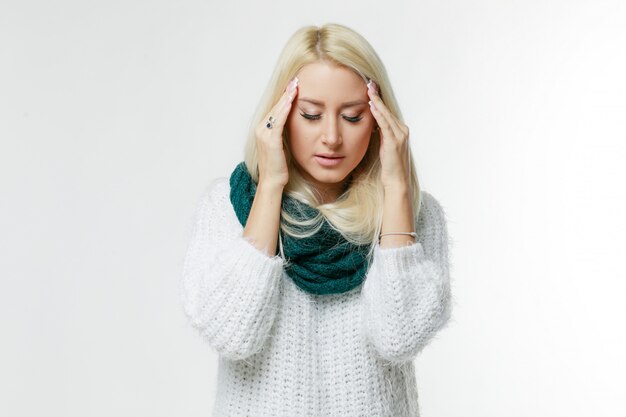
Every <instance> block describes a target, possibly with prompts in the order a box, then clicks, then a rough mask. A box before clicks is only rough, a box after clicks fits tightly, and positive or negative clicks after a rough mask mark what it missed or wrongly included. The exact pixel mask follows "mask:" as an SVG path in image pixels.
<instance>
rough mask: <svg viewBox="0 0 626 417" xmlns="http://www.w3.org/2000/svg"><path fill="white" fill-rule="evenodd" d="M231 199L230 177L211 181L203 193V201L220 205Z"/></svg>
mask: <svg viewBox="0 0 626 417" xmlns="http://www.w3.org/2000/svg"><path fill="white" fill-rule="evenodd" d="M229 199H230V181H229V179H228V177H218V178H215V179H213V180H211V181H210V182H209V183H208V184H207V185H206V187H205V188H204V191H203V193H202V200H205V201H208V202H212V203H213V204H216V203H217V204H219V203H224V202H227V201H228V200H229Z"/></svg>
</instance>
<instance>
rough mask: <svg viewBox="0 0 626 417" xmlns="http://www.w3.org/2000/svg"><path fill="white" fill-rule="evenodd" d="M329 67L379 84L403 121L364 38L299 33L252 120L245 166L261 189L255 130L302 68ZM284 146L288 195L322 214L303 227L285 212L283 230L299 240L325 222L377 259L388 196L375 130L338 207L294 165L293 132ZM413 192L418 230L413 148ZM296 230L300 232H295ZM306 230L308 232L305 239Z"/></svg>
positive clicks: (331, 27) (342, 30) (341, 30)
mask: <svg viewBox="0 0 626 417" xmlns="http://www.w3.org/2000/svg"><path fill="white" fill-rule="evenodd" d="M317 61H325V62H329V63H332V64H334V65H339V66H343V67H346V68H348V69H351V70H352V71H354V72H355V73H356V74H357V75H358V76H360V77H362V78H363V80H364V81H365V82H366V83H367V81H368V80H369V79H372V80H374V82H376V84H378V87H379V91H380V96H381V98H382V99H383V101H384V102H385V105H386V106H387V108H388V109H389V110H390V111H391V113H393V114H394V115H395V116H396V117H397V118H398V119H400V120H402V121H403V118H402V114H401V112H400V109H399V107H398V103H397V102H396V99H395V97H394V94H393V90H392V88H391V84H390V82H389V79H388V76H387V71H386V70H385V67H384V65H383V63H382V61H381V60H380V58H379V57H378V54H376V52H375V51H374V49H373V48H372V46H371V45H370V44H369V43H368V42H367V40H365V38H363V37H362V36H361V35H360V34H358V33H357V32H355V31H354V30H353V29H350V28H348V27H346V26H344V25H340V24H337V23H328V24H325V25H323V26H320V27H317V26H305V27H302V28H300V29H299V30H297V31H296V32H295V33H294V34H293V35H292V36H291V37H290V38H289V40H288V41H287V43H286V45H285V46H284V48H283V50H282V52H281V54H280V56H279V58H278V62H277V64H276V67H275V69H274V72H273V74H272V76H271V78H270V81H269V84H268V86H267V88H266V90H265V93H264V94H263V96H262V98H261V101H260V103H259V105H258V107H257V110H256V112H255V114H254V116H253V118H252V120H251V123H250V130H249V133H248V138H247V142H246V148H245V157H244V161H245V163H246V167H247V169H248V171H249V172H250V175H251V176H252V179H253V180H254V182H255V183H257V184H258V179H259V169H258V157H257V146H256V135H255V128H256V126H258V125H259V124H260V123H261V122H262V121H263V120H264V118H265V117H266V116H267V114H268V113H269V111H270V110H271V108H272V107H273V105H274V104H275V103H276V102H277V101H278V99H279V98H280V96H281V95H282V93H283V91H284V86H285V85H286V84H287V83H288V82H289V80H291V79H292V78H293V77H294V76H295V75H296V74H297V73H298V71H300V69H301V68H302V67H304V66H305V65H307V64H310V63H313V62H317ZM283 144H284V146H283V147H284V149H285V156H286V159H287V165H288V166H289V182H288V183H287V185H286V186H285V188H284V191H283V192H284V193H285V194H286V195H289V196H291V197H293V198H295V199H297V200H299V201H302V202H304V203H306V204H307V205H309V206H311V207H314V208H316V209H317V210H319V212H320V214H319V216H317V217H316V218H313V219H309V220H307V221H306V222H305V223H302V222H297V220H296V219H295V218H294V217H292V216H290V215H289V213H287V212H286V211H285V210H284V209H283V210H281V222H280V228H281V230H282V231H283V232H284V233H288V234H289V235H291V236H294V237H299V238H303V237H307V236H310V235H312V234H314V233H315V232H317V231H318V230H319V228H320V227H321V226H322V223H323V220H324V219H326V220H327V221H328V223H329V224H330V225H331V227H333V228H334V229H336V230H337V231H339V232H340V233H341V234H342V235H343V236H344V237H345V238H346V239H347V240H348V241H350V242H352V243H355V244H358V245H363V244H369V245H371V246H370V252H369V255H370V256H371V255H372V254H373V250H374V247H375V245H376V243H377V242H378V235H379V234H380V230H381V226H382V217H383V198H384V190H383V184H382V182H381V179H380V174H381V162H380V158H379V150H380V136H379V131H378V130H373V131H372V134H371V137H370V142H369V147H368V149H367V152H366V154H365V156H364V158H363V160H362V161H361V162H360V163H359V165H358V166H357V167H356V168H355V169H354V170H353V171H352V173H351V174H350V175H349V177H348V179H347V181H346V185H347V187H346V188H345V191H344V192H343V194H341V196H340V197H339V198H338V199H337V200H336V201H334V202H332V203H325V204H322V200H321V198H320V195H319V194H318V193H317V191H316V190H315V188H314V187H313V186H312V185H311V184H310V183H308V182H307V181H306V180H305V179H304V178H303V177H302V175H301V174H300V173H299V171H298V170H297V168H295V166H294V164H293V163H292V156H291V151H290V149H289V145H288V144H289V140H288V133H287V129H286V128H285V129H283ZM409 168H410V178H409V180H410V183H411V184H410V185H411V186H410V189H411V193H412V201H413V209H414V211H415V217H414V218H415V219H416V226H417V216H418V214H419V208H420V204H421V196H420V187H419V182H418V179H417V174H416V170H415V165H414V162H413V155H412V153H411V150H410V148H409ZM292 226H296V228H297V229H298V230H296V228H294V227H292ZM303 229H306V230H308V232H306V233H303V232H302V230H303ZM279 248H280V253H281V256H282V257H283V258H284V257H285V256H284V253H283V246H282V239H280V234H279Z"/></svg>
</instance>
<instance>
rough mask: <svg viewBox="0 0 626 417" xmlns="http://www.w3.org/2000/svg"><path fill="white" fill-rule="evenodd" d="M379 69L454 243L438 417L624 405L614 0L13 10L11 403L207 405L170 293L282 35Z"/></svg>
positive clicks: (32, 406)
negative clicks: (320, 27)
mask: <svg viewBox="0 0 626 417" xmlns="http://www.w3.org/2000/svg"><path fill="white" fill-rule="evenodd" d="M327 22H337V23H342V24H345V25H348V26H350V27H352V28H354V29H356V30H357V31H359V32H360V33H361V34H362V35H363V36H365V37H366V38H367V39H368V40H369V41H370V43H371V44H372V45H373V46H374V48H375V49H376V50H377V52H378V53H379V55H380V56H381V58H382V59H383V61H384V63H385V65H386V68H387V70H388V73H389V76H390V78H391V82H392V85H393V88H394V90H395V93H396V96H397V98H398V100H399V103H400V106H401V109H402V112H403V114H404V117H405V122H406V123H407V125H408V126H409V127H410V129H411V142H412V147H413V152H414V154H415V156H416V159H417V164H418V173H419V176H420V179H421V185H422V188H423V189H425V190H427V191H429V192H431V193H432V194H433V195H434V196H435V197H436V198H437V199H438V200H439V201H440V203H441V204H442V205H443V207H444V208H445V210H446V212H447V215H448V218H449V224H448V228H449V233H450V235H451V239H452V241H453V248H452V251H453V252H452V255H451V256H452V258H451V261H452V279H453V292H454V297H455V299H456V304H455V307H454V313H453V322H452V323H451V324H450V325H449V326H448V327H447V328H446V329H444V330H443V331H442V332H441V333H440V334H439V335H438V337H437V338H436V339H435V340H434V341H433V342H432V343H431V344H430V345H428V346H427V347H426V348H425V349H424V351H423V352H422V354H421V355H420V356H419V358H418V359H417V360H416V366H417V374H418V376H417V377H418V388H419V394H420V406H421V409H422V413H423V417H436V416H442V417H453V416H459V417H461V416H463V417H466V416H479V417H502V416H508V417H527V416H531V415H532V416H589V415H593V416H618V415H626V403H625V402H624V398H623V396H624V392H625V388H626V387H625V383H624V374H625V373H626V366H625V360H624V356H623V355H624V352H625V351H626V337H625V335H624V327H625V326H624V317H626V314H625V313H626V308H625V306H624V304H625V303H624V293H625V291H626V285H625V284H624V279H625V278H626V268H625V267H624V262H625V260H624V253H625V250H624V243H623V242H624V233H625V232H626V227H625V226H626V223H625V221H624V213H625V211H626V192H625V190H624V180H625V179H626V168H625V163H624V158H625V156H626V155H625V152H624V143H625V141H626V99H625V97H626V77H624V74H626V5H625V3H624V2H622V1H620V0H614V1H599V0H587V1H577V0H525V1H521V0H519V1H518V0H515V1H514V0H498V1H496V0H491V1H489V0H476V1H462V0H447V1H441V0H439V1H434V0H429V1H390V2H384V3H383V2H379V1H344V2H334V1H323V0H320V1H315V2H294V1H276V2H271V3H267V2H236V3H235V2H232V3H226V2H210V1H191V0H178V1H173V0H152V1H137V0H134V1H119V0H109V1H69V0H64V1H56V2H47V1H19V2H18V1H3V2H2V3H1V5H0V52H1V53H0V139H1V148H0V185H1V194H0V195H1V197H0V198H1V203H0V209H1V213H0V274H1V276H2V280H1V283H2V284H1V285H2V288H1V289H0V320H1V322H0V325H1V329H2V343H0V350H1V353H0V392H1V393H2V394H1V396H2V399H1V400H0V415H3V416H12V417H13V416H40V415H47V416H71V417H78V416H81V417H82V416H111V415H116V416H148V415H149V416H168V417H169V416H209V415H210V410H211V406H212V404H213V401H214V397H213V395H214V389H215V379H216V365H217V356H216V355H215V354H214V352H213V351H212V350H210V348H209V347H208V346H207V345H206V344H204V343H203V342H202V340H201V339H200V338H199V337H198V336H197V335H196V334H195V333H194V332H193V330H192V329H191V327H190V326H189V325H188V323H187V322H186V320H185V318H184V315H183V311H182V307H181V306H180V304H179V299H178V282H179V279H180V276H181V269H182V262H183V258H184V254H185V250H186V247H187V244H188V240H189V237H190V230H191V220H192V215H193V210H194V209H195V204H196V202H197V200H198V198H199V196H200V193H201V192H202V191H203V189H204V187H206V185H207V184H208V183H209V181H210V180H211V179H213V178H215V177H218V176H227V175H229V174H230V172H231V171H232V169H233V168H234V166H235V164H236V163H238V162H239V161H240V160H241V159H242V157H243V145H244V141H245V135H246V132H247V129H248V125H249V121H250V118H251V116H252V113H253V111H254V109H255V106H256V105H257V103H258V100H259V98H260V95H261V93H262V91H263V89H264V88H265V86H266V83H267V82H268V79H269V76H270V73H271V71H272V69H273V65H274V63H275V61H276V59H277V57H278V54H279V52H280V50H281V49H282V47H283V45H284V43H285V42H286V40H287V38H288V37H289V36H290V35H291V34H292V33H293V32H294V31H295V30H296V29H298V28H299V27H301V26H303V25H308V24H323V23H327Z"/></svg>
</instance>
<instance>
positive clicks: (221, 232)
mask: <svg viewBox="0 0 626 417" xmlns="http://www.w3.org/2000/svg"><path fill="white" fill-rule="evenodd" d="M229 192H230V184H229V181H228V178H225V177H224V178H218V179H216V180H214V181H213V182H212V183H211V184H210V185H209V186H208V187H207V189H206V191H205V192H204V194H203V195H202V197H201V199H200V202H199V204H198V208H197V211H196V217H195V223H194V230H193V234H192V236H191V242H190V245H189V248H188V250H187V254H186V258H185V263H184V271H183V276H182V279H181V286H180V290H181V300H182V305H183V308H184V311H185V313H186V315H187V317H188V318H189V321H190V323H191V325H192V326H193V327H194V328H195V329H197V331H198V332H199V335H201V337H202V339H203V340H205V341H206V342H207V343H208V345H209V346H211V347H212V348H213V349H215V351H216V352H217V353H218V354H219V364H218V366H219V368H218V384H217V392H216V400H215V405H214V409H213V414H212V416H213V417H243V416H247V417H296V416H297V417H322V416H323V417H331V416H332V417H357V416H358V417H383V416H384V417H418V416H419V414H420V412H419V406H418V393H417V385H416V377H415V368H414V364H413V359H414V358H415V357H416V355H417V354H419V353H420V351H421V350H422V349H423V347H424V346H425V345H426V344H427V343H428V342H429V341H430V340H431V339H432V338H433V336H434V335H435V334H436V333H437V332H438V331H439V330H440V329H441V328H442V327H443V326H444V325H445V324H446V323H447V321H448V319H449V318H450V315H451V305H452V299H451V291H450V279H449V265H448V235H447V226H446V219H445V214H444V211H443V209H442V207H441V206H440V205H439V203H438V202H437V200H435V198H434V197H433V196H432V195H430V194H429V193H427V192H425V191H422V209H421V211H420V214H419V216H418V219H417V224H416V231H417V234H418V242H417V243H415V244H411V245H408V246H404V247H399V248H381V247H380V246H377V247H376V249H375V254H374V259H373V261H372V264H371V267H370V270H369V272H368V275H367V276H366V278H365V280H364V282H363V283H362V284H361V285H360V286H359V287H356V288H354V289H352V290H350V291H348V292H346V293H343V294H334V295H314V294H310V293H308V292H305V291H303V290H301V289H300V288H299V287H298V286H297V285H296V284H295V283H294V282H293V281H292V280H291V278H289V276H288V275H287V274H286V273H284V271H283V269H282V266H283V260H282V259H281V258H280V257H279V256H274V257H270V256H269V255H267V254H266V253H265V252H262V251H259V250H258V249H257V248H256V247H254V246H253V245H252V244H251V243H250V242H249V241H248V240H247V239H246V238H243V236H242V235H243V227H242V226H241V224H240V223H239V221H238V220H237V217H236V215H235V212H234V210H233V208H232V205H231V203H230V199H229Z"/></svg>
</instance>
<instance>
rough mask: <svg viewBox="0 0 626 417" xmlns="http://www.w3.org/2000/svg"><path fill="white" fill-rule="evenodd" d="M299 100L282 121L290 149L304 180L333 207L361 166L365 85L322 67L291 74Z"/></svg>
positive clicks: (370, 124) (367, 115)
mask: <svg viewBox="0 0 626 417" xmlns="http://www.w3.org/2000/svg"><path fill="white" fill-rule="evenodd" d="M296 76H297V77H298V79H299V82H298V94H297V96H296V97H295V100H294V102H293V104H292V107H291V111H290V113H289V116H288V118H287V123H286V128H287V133H288V138H289V148H290V150H291V154H292V156H293V159H294V161H295V165H296V167H297V168H298V170H299V171H300V172H301V173H302V175H303V176H304V178H306V179H307V180H309V181H310V182H311V183H313V184H314V186H315V188H316V189H317V190H318V191H320V193H322V195H323V196H324V202H332V201H335V200H336V199H337V197H339V195H340V194H341V191H342V188H343V183H344V181H345V180H346V179H347V177H348V175H349V174H350V173H351V172H352V170H353V169H354V168H355V167H356V166H357V165H358V164H359V162H361V160H362V159H363V156H364V155H365V153H366V151H367V148H368V146H369V142H370V135H371V133H372V129H373V128H374V124H375V120H374V116H372V113H371V112H370V108H369V104H368V101H369V97H368V95H367V84H366V83H365V82H364V81H363V79H362V78H361V77H359V76H358V75H356V74H355V73H354V72H353V71H351V70H350V69H347V68H345V67H340V66H336V65H332V64H328V63H325V62H316V63H313V64H309V65H306V66H304V67H303V68H302V69H301V70H300V72H298V73H297V74H296Z"/></svg>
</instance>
